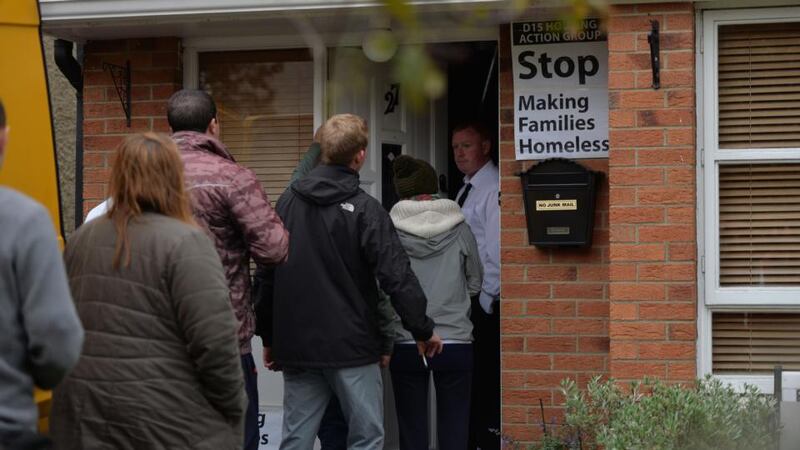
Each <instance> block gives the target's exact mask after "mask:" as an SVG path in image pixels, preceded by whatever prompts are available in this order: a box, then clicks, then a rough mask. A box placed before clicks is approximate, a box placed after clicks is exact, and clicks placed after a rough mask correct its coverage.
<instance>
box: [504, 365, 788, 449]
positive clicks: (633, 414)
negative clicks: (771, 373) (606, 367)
mask: <svg viewBox="0 0 800 450" xmlns="http://www.w3.org/2000/svg"><path fill="white" fill-rule="evenodd" d="M561 390H562V392H563V394H564V395H565V397H566V404H565V415H564V418H563V420H562V421H561V423H555V422H551V423H550V424H547V425H545V426H544V428H545V429H546V432H545V437H544V439H543V440H542V441H541V442H540V443H539V444H538V445H537V446H535V447H534V448H536V449H539V450H566V449H583V450H590V449H599V448H602V449H606V450H645V449H646V450H689V449H691V450H711V449H725V450H745V449H747V450H760V449H765V450H766V449H769V450H772V449H775V448H776V443H777V439H778V432H777V429H776V426H775V418H774V412H775V402H774V400H773V399H772V398H771V397H770V396H765V395H761V394H760V393H759V392H758V390H757V389H756V388H755V387H753V386H747V387H746V388H745V390H744V392H737V391H735V390H734V389H733V388H731V387H729V386H727V385H724V384H723V383H722V382H720V381H719V380H716V379H714V378H711V377H707V378H705V379H703V380H698V381H697V382H696V384H695V386H693V387H686V386H679V385H667V384H664V383H662V382H660V381H652V380H645V381H644V382H641V383H634V384H632V385H630V387H628V388H623V387H621V386H620V385H619V384H617V383H616V382H615V381H614V380H609V381H605V382H603V381H601V380H600V378H599V377H598V378H595V379H593V380H592V381H591V382H590V383H589V385H588V386H587V388H586V390H581V389H579V388H578V386H577V385H576V384H575V382H574V381H572V380H564V381H563V382H562V383H561ZM511 448H513V447H511Z"/></svg>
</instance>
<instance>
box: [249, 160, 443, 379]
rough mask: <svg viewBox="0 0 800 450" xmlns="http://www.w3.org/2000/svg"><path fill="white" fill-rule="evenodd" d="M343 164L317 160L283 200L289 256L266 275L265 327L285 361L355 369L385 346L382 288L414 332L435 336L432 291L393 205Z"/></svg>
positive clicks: (260, 307) (260, 310) (261, 324)
mask: <svg viewBox="0 0 800 450" xmlns="http://www.w3.org/2000/svg"><path fill="white" fill-rule="evenodd" d="M358 186H359V179H358V174H357V173H356V172H355V171H353V170H351V169H349V168H347V167H343V166H327V165H323V166H319V167H317V168H315V169H314V170H312V171H311V173H309V174H308V176H306V177H305V178H302V179H300V180H298V181H296V182H294V183H293V184H292V185H291V187H290V188H289V189H288V190H287V191H286V192H285V193H284V194H283V195H282V196H281V198H280V200H278V205H277V207H276V209H277V211H278V214H279V215H280V216H281V219H283V222H284V224H285V226H286V227H287V229H288V230H289V232H290V233H291V235H292V245H291V246H290V247H289V258H288V260H287V261H286V263H284V264H282V265H280V266H278V267H276V268H275V269H274V272H273V273H272V275H271V276H267V277H265V280H264V285H267V286H268V287H263V288H262V289H261V293H262V295H261V298H260V299H259V302H258V304H257V305H256V307H257V310H256V313H257V314H256V316H257V317H258V334H259V335H260V336H262V338H263V339H264V342H265V345H270V344H271V345H272V352H273V357H274V359H275V361H276V362H277V363H278V364H279V365H281V366H283V367H291V368H304V367H305V368H313V367H318V368H319V367H332V368H338V367H356V366H361V365H366V364H370V363H374V362H377V361H378V360H379V359H380V355H381V354H382V348H381V339H380V330H379V323H378V321H379V319H378V317H379V316H378V311H377V309H378V287H377V283H376V282H375V279H376V278H377V279H378V281H379V282H380V287H381V289H383V291H384V292H386V293H387V294H388V295H389V296H390V297H391V299H392V305H393V306H394V309H395V310H396V311H397V313H398V315H399V316H400V318H401V319H402V321H403V326H404V327H405V328H406V329H408V330H409V331H410V332H411V334H412V335H413V336H414V338H415V339H417V340H421V341H425V340H428V339H430V337H431V335H432V334H433V327H434V324H433V321H431V319H430V318H428V317H427V316H426V315H425V305H426V299H425V294H424V293H423V291H422V288H421V287H420V285H419V281H417V277H416V276H414V273H413V272H412V271H411V266H410V264H409V261H408V257H407V256H406V253H405V251H404V250H403V246H402V244H401V243H400V239H399V238H398V236H397V232H396V231H395V229H394V226H393V225H392V221H391V219H390V218H389V215H388V214H387V213H386V210H384V209H383V206H381V204H380V203H378V201H377V200H375V199H374V198H372V197H370V196H369V195H368V194H367V193H366V192H364V191H363V190H361V189H360V188H359V187H358Z"/></svg>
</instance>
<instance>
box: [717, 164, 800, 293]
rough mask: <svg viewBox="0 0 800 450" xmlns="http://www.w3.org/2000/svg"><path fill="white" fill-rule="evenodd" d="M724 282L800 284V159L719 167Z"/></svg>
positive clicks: (722, 282) (720, 239) (776, 284)
mask: <svg viewBox="0 0 800 450" xmlns="http://www.w3.org/2000/svg"><path fill="white" fill-rule="evenodd" d="M719 245H720V248H719V254H720V256H719V258H720V261H719V267H720V270H719V276H720V285H721V286H733V285H749V286H787V285H800V164H798V163H783V164H723V165H720V167H719Z"/></svg>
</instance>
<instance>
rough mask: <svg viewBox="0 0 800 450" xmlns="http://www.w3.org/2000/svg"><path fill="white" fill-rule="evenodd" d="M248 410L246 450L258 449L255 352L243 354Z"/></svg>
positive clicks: (245, 435)
mask: <svg viewBox="0 0 800 450" xmlns="http://www.w3.org/2000/svg"><path fill="white" fill-rule="evenodd" d="M242 371H243V372H244V389H245V391H247V411H246V412H245V415H244V450H258V437H259V430H258V369H256V362H255V361H254V360H253V354H252V353H248V354H246V355H242Z"/></svg>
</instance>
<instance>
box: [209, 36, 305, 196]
mask: <svg viewBox="0 0 800 450" xmlns="http://www.w3.org/2000/svg"><path fill="white" fill-rule="evenodd" d="M199 66H200V86H201V87H202V88H203V89H204V90H206V91H207V92H209V93H210V94H211V95H212V96H213V97H214V100H215V101H216V104H217V110H218V112H217V116H218V119H219V121H220V130H221V139H222V142H223V143H224V144H225V145H226V146H227V147H228V150H229V151H230V152H231V154H232V155H233V157H234V158H235V159H236V161H237V162H238V163H240V164H242V165H244V166H246V167H248V168H250V169H251V170H253V171H254V172H255V174H256V176H257V177H258V179H259V181H261V184H262V185H263V186H264V190H265V191H266V192H267V195H268V196H269V198H270V200H271V201H272V203H273V205H274V203H275V202H276V201H277V199H278V197H279V196H280V195H281V194H282V193H283V190H284V189H285V188H286V187H287V186H288V184H289V179H290V178H291V175H292V171H293V170H294V168H295V167H296V166H297V163H298V162H299V161H300V158H302V156H303V155H304V154H305V152H306V150H307V149H308V146H309V145H310V144H311V140H312V135H313V126H314V102H313V92H314V67H313V62H312V58H311V54H310V53H309V51H308V50H267V51H240V52H207V53H200V55H199Z"/></svg>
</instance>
